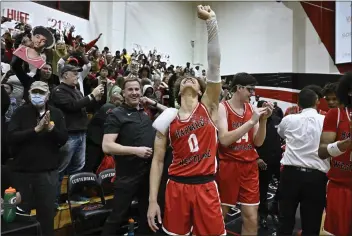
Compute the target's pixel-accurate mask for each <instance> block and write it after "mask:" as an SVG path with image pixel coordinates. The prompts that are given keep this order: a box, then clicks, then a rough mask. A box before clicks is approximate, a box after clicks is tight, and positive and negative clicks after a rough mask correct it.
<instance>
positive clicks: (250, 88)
mask: <svg viewBox="0 0 352 236" xmlns="http://www.w3.org/2000/svg"><path fill="white" fill-rule="evenodd" d="M239 87H240V88H246V89H247V91H248V92H250V93H254V92H255V87H254V86H250V85H247V86H241V85H240V86H239Z"/></svg>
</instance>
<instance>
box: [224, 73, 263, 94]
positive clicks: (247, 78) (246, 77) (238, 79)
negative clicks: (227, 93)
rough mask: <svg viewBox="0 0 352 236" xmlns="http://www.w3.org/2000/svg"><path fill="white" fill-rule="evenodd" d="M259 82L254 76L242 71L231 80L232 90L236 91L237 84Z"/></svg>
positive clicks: (254, 83)
mask: <svg viewBox="0 0 352 236" xmlns="http://www.w3.org/2000/svg"><path fill="white" fill-rule="evenodd" d="M257 83H258V82H257V80H256V79H255V78H254V76H252V75H250V74H248V73H245V72H241V73H237V74H235V75H234V76H233V78H232V80H231V81H230V89H231V90H232V91H236V90H237V85H241V86H247V85H256V84H257Z"/></svg>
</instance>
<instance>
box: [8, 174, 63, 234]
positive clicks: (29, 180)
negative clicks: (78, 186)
mask: <svg viewBox="0 0 352 236" xmlns="http://www.w3.org/2000/svg"><path fill="white" fill-rule="evenodd" d="M13 176H14V183H15V188H16V190H17V192H20V194H21V198H22V203H21V204H20V205H19V207H20V208H21V209H23V210H25V211H28V212H30V210H31V209H36V218H37V220H38V221H39V223H40V226H41V229H42V235H43V236H53V235H54V217H55V209H54V203H55V198H56V187H57V179H58V177H59V175H58V171H57V170H54V171H47V172H39V173H24V172H14V173H13Z"/></svg>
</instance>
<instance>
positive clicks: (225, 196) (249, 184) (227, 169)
mask: <svg viewBox="0 0 352 236" xmlns="http://www.w3.org/2000/svg"><path fill="white" fill-rule="evenodd" d="M217 183H218V185H219V192H220V199H221V203H222V204H223V205H228V206H235V205H236V203H240V204H242V205H259V202H260V200H259V171H258V164H257V161H252V162H240V161H235V160H234V161H223V160H220V168H219V172H218V175H217Z"/></svg>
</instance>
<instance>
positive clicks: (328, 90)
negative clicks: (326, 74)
mask: <svg viewBox="0 0 352 236" xmlns="http://www.w3.org/2000/svg"><path fill="white" fill-rule="evenodd" d="M338 86H339V83H338V82H335V83H327V84H326V85H325V86H324V88H323V91H322V93H323V96H327V95H329V94H335V95H336V92H337V87H338Z"/></svg>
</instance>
